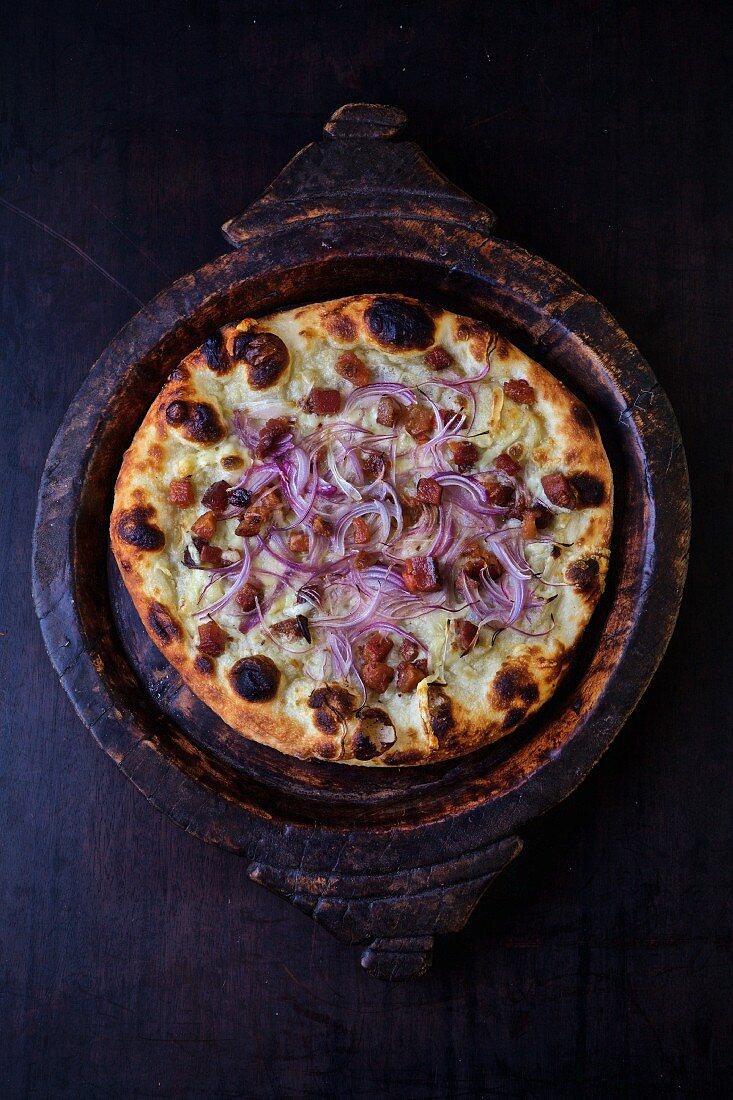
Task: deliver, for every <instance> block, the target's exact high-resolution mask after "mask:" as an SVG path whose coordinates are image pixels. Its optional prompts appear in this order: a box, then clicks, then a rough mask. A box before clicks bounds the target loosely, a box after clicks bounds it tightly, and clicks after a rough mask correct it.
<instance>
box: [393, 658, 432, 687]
mask: <svg viewBox="0 0 733 1100" xmlns="http://www.w3.org/2000/svg"><path fill="white" fill-rule="evenodd" d="M424 664H426V662H425V661H416V662H415V663H414V664H410V662H409V661H400V663H399V664H398V665H397V690H398V691H403V692H407V691H414V690H415V688H416V687H417V685H418V684H419V683H420V681H421V680H424V679H425V672H426V669H425V668H423V667H422V665H424Z"/></svg>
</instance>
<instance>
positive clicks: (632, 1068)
mask: <svg viewBox="0 0 733 1100" xmlns="http://www.w3.org/2000/svg"><path fill="white" fill-rule="evenodd" d="M10 7H12V9H13V10H12V11H10V10H9V8H10ZM727 7H728V5H726V4H723V3H718V4H716V3H706V4H701V3H698V4H689V3H679V2H672V3H639V4H631V3H605V2H596V3H593V2H590V0H586V2H567V3H535V2H532V3H530V2H524V3H514V2H511V3H510V2H505V3H495V4H491V3H487V4H480V3H476V2H471V0H466V2H446V0H444V2H442V3H427V2H422V3H411V4H407V3H405V4H401V3H396V2H379V3H375V2H372V3H369V4H349V3H331V2H328V0H321V2H316V0H314V2H311V3H301V4H295V3H269V4H265V3H252V4H235V3H226V2H221V3H217V2H213V0H211V2H208V0H197V2H193V0H191V2H189V3H180V4H177V5H167V4H154V3H152V2H148V3H146V4H136V3H132V4H125V3H121V4H110V3H104V2H102V3H97V4H93V5H92V4H90V5H88V6H87V7H83V6H82V5H80V4H75V5H73V6H72V7H65V6H64V4H63V3H58V4H50V3H47V2H26V3H24V4H23V5H8V8H7V9H6V10H5V14H4V16H3V17H2V18H3V28H2V34H1V35H0V50H1V51H2V59H1V62H0V71H1V73H2V99H1V103H0V112H1V115H0V117H1V118H2V151H1V158H2V188H1V190H0V195H2V196H3V197H2V200H1V202H0V249H1V252H2V260H1V262H2V287H1V289H0V293H1V295H2V298H1V309H2V325H1V328H2V382H3V391H2V397H1V398H0V417H2V421H3V424H2V427H1V428H0V447H1V448H2V459H1V462H2V465H1V466H0V476H1V477H2V486H3V497H4V500H3V504H2V509H1V510H0V526H1V533H0V554H1V555H2V589H3V595H2V606H1V609H0V631H1V632H2V633H1V634H0V660H1V661H2V670H1V671H0V702H1V708H0V718H1V721H2V735H1V738H0V759H1V767H0V792H1V793H0V814H1V815H2V820H1V821H0V835H1V836H2V852H1V854H0V896H1V899H2V906H1V912H0V938H1V939H2V943H3V947H2V959H1V961H0V966H1V967H2V977H1V984H0V1006H1V1018H0V1063H1V1065H0V1093H1V1094H2V1095H3V1096H8V1097H13V1098H15V1097H26V1096H28V1097H45V1096H53V1097H57V1096H58V1097H100V1098H104V1100H107V1098H111V1097H123V1098H127V1097H171V1098H176V1100H177V1098H179V1097H181V1098H189V1097H190V1098H200V1097H201V1098H214V1097H217V1098H218V1097H222V1098H234V1097H256V1098H260V1097H272V1098H277V1100H279V1098H289V1097H292V1098H294V1100H301V1098H310V1097H330V1096H334V1097H338V1098H342V1097H365V1098H366V1097H368V1098H370V1100H372V1098H374V1097H381V1096H394V1097H400V1098H402V1097H406V1098H415V1100H427V1098H434V1097H525V1096H526V1097H552V1098H555V1097H557V1098H565V1097H575V1096H582V1097H628V1098H634V1100H636V1098H637V1097H646V1096H650V1097H667V1096H674V1097H695V1098H697V1097H708V1096H718V1095H723V1094H724V1091H726V1087H727V1086H729V1082H730V1071H731V1068H732V1067H731V1028H730V1024H731V1010H730V1005H731V996H732V992H733V991H732V989H731V985H732V984H733V983H732V982H731V965H730V964H731V927H732V925H731V891H730V886H731V862H730V858H729V857H730V845H731V836H732V835H733V830H732V828H731V824H732V823H731V815H730V806H731V799H730V774H731V749H730V745H731V708H730V697H731V692H730V675H731V673H730V667H729V665H728V661H729V657H730V644H729V643H730V627H729V620H730V611H731V602H730V583H729V578H730V572H731V561H730V547H731V525H730V513H731V504H730V491H731V486H730V476H729V475H730V466H731V463H730V451H729V449H728V447H727V444H728V441H729V436H730V433H731V412H732V410H731V402H730V398H731V393H732V391H733V385H732V383H731V353H732V351H733V339H732V329H731V317H730V314H731V307H732V303H733V279H732V277H731V256H732V253H731V235H730V224H731V220H730V219H731V213H732V208H733V204H732V203H731V188H730V184H729V179H730V175H731V168H732V163H733V158H732V157H731V151H732V149H731V146H732V144H733V143H732V141H731V129H730V126H729V115H730V111H731V100H732V98H733V97H732V96H731V89H730V86H729V85H728V84H727V83H726V58H727V60H728V63H729V62H730V52H731V42H730V40H729V39H728V36H727V30H726V22H727V20H726V19H725V18H724V16H725V14H726V10H727ZM356 99H366V100H374V101H383V102H388V103H395V104H399V105H401V106H403V107H404V108H405V109H406V111H407V112H408V115H409V116H410V120H411V132H412V134H413V135H414V136H415V137H416V138H417V140H418V141H420V142H421V143H422V144H423V145H424V147H425V148H426V150H427V151H428V153H429V154H430V156H431V157H432V158H433V159H434V160H435V161H436V162H437V163H438V165H439V166H440V167H441V168H443V169H444V170H445V171H446V172H447V173H448V175H450V176H451V177H452V178H453V179H454V180H455V181H456V182H457V183H458V184H460V185H461V186H463V187H464V188H465V189H466V190H468V191H469V192H471V193H472V194H474V195H475V196H477V197H478V198H480V199H483V200H484V201H485V202H487V203H488V204H489V205H491V206H492V207H493V208H494V209H495V210H496V212H497V213H498V215H499V219H500V222H499V231H500V233H501V234H502V235H503V236H506V237H509V238H511V239H514V240H517V241H518V242H520V243H521V244H523V245H525V246H527V247H528V248H529V249H531V250H532V251H535V252H538V253H540V254H541V255H543V256H545V257H546V258H548V259H550V260H552V261H554V262H555V263H557V264H558V265H559V266H560V267H562V268H564V269H565V270H567V271H568V272H569V273H570V274H571V275H572V276H574V277H575V278H576V279H577V280H578V281H579V282H580V283H581V284H582V285H583V286H585V287H586V288H587V289H588V290H589V291H591V292H592V293H593V294H595V295H596V296H598V297H599V298H600V299H601V300H602V301H603V302H604V303H605V304H606V305H607V306H608V307H609V308H610V310H611V311H612V312H613V313H614V314H615V316H616V317H617V318H618V319H619V321H620V322H621V324H622V325H623V327H624V328H625V329H626V330H627V331H628V332H629V333H630V335H631V337H632V339H634V340H635V341H636V343H637V344H638V345H639V347H640V348H641V350H642V352H643V353H644V354H645V355H646V356H647V357H648V359H649V360H650V362H651V363H652V366H653V368H654V369H655V371H656V373H657V376H658V378H659V379H660V381H661V382H662V384H663V386H664V387H665V388H666V390H667V392H668V393H669V395H670V397H671V399H672V403H673V405H674V407H675V409H676V411H677V414H678V416H679V419H680V423H681V427H682V433H683V436H684V438H685V441H686V445H687V451H688V458H689V462H690V467H691V473H692V481H693V502H694V511H695V518H696V535H695V538H694V540H693V554H692V561H691V570H690V577H689V581H688V585H687V591H686V598H685V602H684V605H683V609H682V614H681V618H680V622H679V626H678V629H677V632H676V634H675V636H674V638H673V640H672V643H671V645H670V648H669V651H668V654H667V657H666V659H665V661H664V663H663V665H662V667H661V669H660V671H659V673H658V674H657V676H656V678H655V680H654V682H653V684H652V686H651V687H650V689H649V690H648V692H647V694H646V696H645V697H644V699H643V701H642V703H641V705H640V706H639V708H638V709H637V711H636V713H635V715H634V717H633V718H632V719H631V720H630V721H629V722H628V724H627V726H626V728H625V730H624V731H623V733H622V734H621V735H620V736H619V738H618V740H617V742H616V743H615V745H614V746H613V748H612V750H611V751H610V752H609V753H608V755H607V757H606V758H605V759H604V760H603V761H602V763H601V764H600V765H599V766H598V767H597V768H596V770H595V771H594V772H593V774H592V775H591V777H590V778H589V779H588V780H587V782H586V783H585V784H584V785H583V787H582V788H581V789H580V790H579V791H578V792H577V793H576V794H574V795H573V796H572V797H571V798H570V799H569V800H568V801H567V802H566V803H565V804H564V805H562V806H561V807H559V808H557V809H555V810H554V811H553V812H551V813H549V814H548V815H547V816H546V817H545V818H543V819H541V820H540V821H538V822H535V823H534V825H532V826H531V827H530V828H527V829H526V830H525V831H524V838H525V841H526V849H525V852H524V854H523V855H522V856H521V857H520V859H519V860H517V862H516V863H515V864H514V865H513V866H512V867H511V868H510V869H509V870H508V871H507V872H506V873H505V874H504V875H503V876H502V878H501V879H500V880H499V882H498V883H497V884H496V886H495V888H494V889H493V890H492V891H490V892H489V894H488V895H487V896H486V897H485V899H484V901H483V902H482V904H481V905H480V907H479V909H478V911H477V912H476V914H475V916H474V917H473V919H472V921H471V923H470V924H469V926H468V928H467V930H466V931H465V932H464V933H462V934H460V935H457V936H454V937H452V938H450V939H446V940H442V941H439V944H438V948H437V951H436V960H435V966H434V969H433V971H432V972H431V973H430V975H429V976H428V977H427V978H426V979H424V980H423V981H421V982H419V983H415V984H411V985H405V986H402V987H394V988H391V987H388V986H384V985H381V984H379V983H378V982H376V981H374V980H372V979H370V978H368V977H367V976H365V975H364V974H363V973H362V972H361V970H360V968H359V965H358V959H357V953H356V952H354V951H352V950H350V949H348V948H346V947H344V946H342V945H340V944H339V943H337V942H336V941H332V940H331V939H330V938H329V937H328V936H327V935H326V934H325V933H323V932H321V931H319V930H318V929H317V928H316V927H315V926H314V925H312V924H311V923H310V922H309V921H308V920H306V919H305V918H304V917H302V916H301V915H299V914H297V913H296V912H295V911H294V910H292V909H291V908H290V907H289V906H288V905H287V904H286V903H285V902H282V901H280V900H278V899H276V898H275V897H272V896H270V895H269V894H267V893H266V892H265V891H264V890H262V889H259V888H257V887H256V886H254V885H252V884H250V883H249V882H248V881H247V880H246V878H245V876H244V869H243V867H242V865H241V864H240V863H239V862H238V860H237V859H236V858H234V857H232V856H230V855H227V854H225V853H223V852H221V851H219V850H217V849H214V848H211V847H207V846H205V845H203V844H201V843H200V842H199V841H196V840H193V839H191V838H190V837H188V836H186V835H185V834H183V833H182V832H180V831H178V830H177V829H176V828H175V827H174V826H172V825H171V824H170V823H169V822H168V821H167V820H166V819H164V818H163V816H162V815H161V814H159V813H158V812H156V811H155V810H154V809H153V808H152V807H151V806H149V805H148V804H147V803H146V802H145V800H144V799H143V798H142V797H141V796H140V795H139V794H138V793H137V792H136V791H135V790H134V788H133V787H132V785H131V784H130V783H128V782H126V781H125V780H124V779H123V778H122V776H121V775H120V774H118V772H117V771H116V769H115V767H114V765H113V764H112V762H111V761H110V760H109V759H108V758H107V757H105V756H104V754H103V753H101V752H100V751H99V749H98V748H97V747H96V745H95V744H94V742H93V740H92V738H91V737H90V736H89V735H88V734H87V733H85V732H84V730H83V729H82V727H81V724H80V722H79V721H78V720H77V719H76V717H75V715H74V713H73V711H72V708H71V705H70V703H69V702H68V700H67V699H66V697H65V695H64V694H63V692H62V690H61V688H60V687H59V685H58V683H57V681H56V677H55V675H54V673H53V672H52V670H51V667H50V664H49V663H48V661H47V659H46V657H45V654H44V652H43V646H42V643H41V637H40V632H39V629H38V626H37V623H36V620H35V617H34V614H33V610H32V607H31V601H30V595H29V589H30V576H29V557H30V532H31V525H32V518H33V510H34V506H35V495H36V491H37V486H38V480H39V477H40V473H41V469H42V466H43V462H44V458H45V455H46V452H47V450H48V447H49V445H50V442H51V439H52V437H53V434H54V432H55V430H56V428H57V426H58V424H59V422H60V420H61V417H62V414H63V411H64V409H65V407H66V405H67V404H68V402H69V401H70V400H71V398H72V396H73V394H74V393H75V391H76V389H77V387H78V386H79V384H80V383H81V381H82V379H83V378H84V376H85V374H86V372H87V371H88V370H89V368H90V366H91V364H92V363H93V361H94V360H95V358H96V357H97V355H98V354H99V352H100V351H101V350H102V348H103V347H104V346H105V345H106V344H107V342H108V341H109V340H110V338H111V337H112V335H113V334H114V333H115V332H116V331H117V330H118V329H119V328H120V327H121V326H122V325H123V324H124V322H125V321H126V320H127V319H128V318H129V317H130V315H131V314H132V313H133V312H134V311H135V310H136V308H137V306H138V304H139V303H142V302H144V301H146V300H147V299H148V298H150V297H151V296H152V295H153V294H155V293H156V292H157V291H158V290H160V289H162V288H163V287H165V286H167V285H168V284H169V283H170V282H171V281H172V280H173V279H174V278H176V277H177V276H179V275H181V274H183V273H185V272H187V271H189V270H191V269H193V268H196V267H198V266H199V265H200V264H202V263H203V262H205V261H206V260H208V259H210V258H213V257H214V256H216V255H218V254H219V253H221V252H222V251H224V248H223V244H222V239H221V237H220V234H219V229H218V227H219V226H220V224H221V223H222V222H223V221H224V220H225V219H226V218H228V217H229V216H231V215H233V214H236V213H238V212H239V211H240V210H241V209H243V207H244V206H245V205H246V204H247V203H248V202H249V201H250V200H251V199H252V198H253V197H255V196H256V195H257V193H258V192H259V191H260V190H261V189H262V188H263V187H264V186H265V185H266V184H267V183H268V182H269V181H270V179H271V178H272V177H273V176H274V175H275V173H276V172H277V171H278V170H279V169H280V167H281V166H282V165H283V164H284V162H285V161H286V160H287V159H288V158H289V157H290V156H291V155H292V154H293V153H294V152H295V151H296V150H297V149H298V148H299V147H300V146H302V145H303V144H304V143H305V142H306V141H308V140H312V139H314V138H317V137H318V135H319V131H320V126H321V124H322V123H323V121H324V120H325V119H326V118H327V117H328V115H329V114H330V113H331V111H332V110H334V108H336V107H337V106H339V105H340V104H341V103H343V102H347V101H350V100H356ZM670 506H671V507H674V502H673V501H671V502H670ZM728 1095H729V1093H728Z"/></svg>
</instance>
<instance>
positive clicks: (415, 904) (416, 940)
mask: <svg viewBox="0 0 733 1100" xmlns="http://www.w3.org/2000/svg"><path fill="white" fill-rule="evenodd" d="M477 839H478V838H477V837H475V836H474V837H471V836H467V837H466V848H465V850H463V851H461V850H460V849H461V848H462V845H458V850H454V851H452V852H451V853H450V854H448V852H446V851H445V849H443V851H440V850H438V851H431V850H430V845H429V842H428V840H427V838H426V837H423V838H421V840H417V839H416V842H415V846H414V849H412V853H411V854H412V856H413V861H410V858H409V854H408V850H406V851H405V855H404V858H401V859H400V861H399V862H400V869H399V870H394V871H391V872H389V871H385V870H382V869H381V867H380V864H379V859H378V856H379V850H377V851H376V858H375V861H374V864H373V866H369V864H368V862H367V858H366V856H365V857H364V858H363V859H361V860H360V870H359V871H358V873H349V872H348V871H346V870H345V869H344V868H343V867H341V865H340V863H339V858H340V857H339V856H338V853H337V860H336V864H335V865H327V864H322V865H315V866H313V865H311V866H309V867H304V866H303V865H302V864H300V865H298V866H283V865H282V864H280V865H276V864H275V863H272V862H270V863H265V862H264V861H263V860H257V861H255V862H253V863H251V864H250V866H249V868H248V874H249V876H250V878H251V879H252V880H253V881H254V882H258V883H259V884H260V885H261V886H266V887H267V888H268V890H272V891H273V893H275V894H279V895H280V896H281V897H284V898H286V899H287V900H288V901H289V902H290V903H291V904H292V905H295V906H297V908H298V909H302V910H303V911H304V912H305V913H307V914H308V915H309V916H311V917H312V918H313V920H315V921H317V923H318V924H321V925H323V927H324V928H326V929H327V930H328V931H329V932H330V933H331V935H333V936H336V938H337V939H340V940H343V941H344V942H345V943H350V944H355V945H360V946H363V948H364V950H363V952H362V956H361V965H362V966H363V967H364V969H365V970H366V971H367V972H368V973H369V974H372V975H373V976H374V977H375V978H381V979H383V980H384V981H404V980H405V979H407V978H416V977H419V976H420V975H421V974H424V973H425V972H426V970H428V968H429V966H430V963H431V961H432V947H433V938H434V936H436V935H444V934H446V933H448V932H457V931H459V930H460V929H461V928H463V926H464V925H465V923H466V921H467V920H468V918H469V917H470V915H471V913H472V912H473V910H474V909H475V908H476V905H477V904H478V902H479V900H480V898H481V896H482V894H483V893H484V891H485V890H486V888H487V886H488V885H489V883H491V882H492V880H493V879H494V878H496V876H497V875H498V874H499V872H500V871H502V870H503V869H504V868H505V867H506V866H507V864H509V863H511V861H512V860H513V859H514V857H515V856H516V855H517V854H518V853H519V852H520V851H521V848H522V842H521V840H520V839H519V838H518V837H516V836H510V837H507V838H506V839H504V840H499V841H496V842H493V843H487V844H480V845H479V846H478V847H471V846H470V843H471V841H472V840H473V843H474V844H475V843H476V841H477ZM390 847H391V844H390V843H389V841H387V842H386V848H387V849H389V848H390ZM421 856H422V860H424V862H423V861H422V860H421V858H420V857H421Z"/></svg>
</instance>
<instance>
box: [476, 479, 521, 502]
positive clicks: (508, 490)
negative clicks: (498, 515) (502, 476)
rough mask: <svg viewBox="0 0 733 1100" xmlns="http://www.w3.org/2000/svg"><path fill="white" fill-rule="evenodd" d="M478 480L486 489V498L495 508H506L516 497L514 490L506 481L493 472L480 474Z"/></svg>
mask: <svg viewBox="0 0 733 1100" xmlns="http://www.w3.org/2000/svg"><path fill="white" fill-rule="evenodd" d="M478 480H479V481H480V482H481V484H482V485H483V487H484V489H485V490H486V498H487V500H488V502H489V504H493V505H494V507H495V508H506V507H507V506H508V505H509V504H511V502H512V500H513V499H514V490H513V489H512V487H511V485H507V483H506V482H505V481H499V480H498V478H495V477H492V476H491V474H480V475H479V476H478Z"/></svg>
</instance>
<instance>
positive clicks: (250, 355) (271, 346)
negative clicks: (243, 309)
mask: <svg viewBox="0 0 733 1100" xmlns="http://www.w3.org/2000/svg"><path fill="white" fill-rule="evenodd" d="M233 355H234V359H235V361H236V362H237V363H244V364H245V365H246V369H247V381H248V382H249V384H250V386H251V387H252V389H253V390H266V389H269V387H270V386H274V385H275V383H276V382H277V381H278V379H279V378H280V377H281V376H282V375H283V374H284V373H285V371H286V370H287V369H288V367H289V365H290V352H289V351H288V348H287V345H286V344H285V343H284V342H283V341H282V340H281V339H280V337H279V336H276V335H275V333H274V332H239V333H237V335H236V336H235V338H234V349H233Z"/></svg>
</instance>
